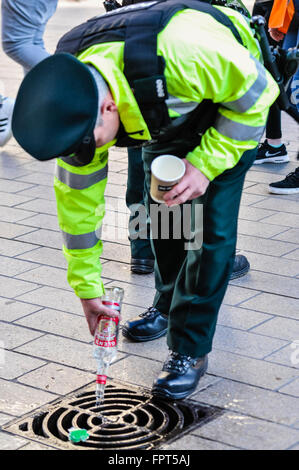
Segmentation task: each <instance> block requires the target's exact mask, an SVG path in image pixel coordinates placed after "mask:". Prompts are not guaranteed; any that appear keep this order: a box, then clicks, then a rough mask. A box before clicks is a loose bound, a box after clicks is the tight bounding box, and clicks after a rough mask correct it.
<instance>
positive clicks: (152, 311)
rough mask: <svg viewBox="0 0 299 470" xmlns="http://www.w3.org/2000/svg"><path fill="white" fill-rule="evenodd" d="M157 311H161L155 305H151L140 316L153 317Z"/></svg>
mask: <svg viewBox="0 0 299 470" xmlns="http://www.w3.org/2000/svg"><path fill="white" fill-rule="evenodd" d="M157 313H160V312H159V310H157V309H156V308H155V307H149V308H148V309H146V310H145V312H142V313H140V315H139V316H140V317H142V318H152V317H153V316H154V315H156V314H157Z"/></svg>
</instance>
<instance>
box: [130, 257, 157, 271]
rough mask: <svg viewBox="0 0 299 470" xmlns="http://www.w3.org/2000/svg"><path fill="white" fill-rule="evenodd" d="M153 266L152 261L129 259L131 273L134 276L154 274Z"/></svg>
mask: <svg viewBox="0 0 299 470" xmlns="http://www.w3.org/2000/svg"><path fill="white" fill-rule="evenodd" d="M154 264H155V261H154V260H153V259H136V258H131V271H132V273H134V274H150V273H153V272H154Z"/></svg>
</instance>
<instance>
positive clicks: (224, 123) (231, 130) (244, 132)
mask: <svg viewBox="0 0 299 470" xmlns="http://www.w3.org/2000/svg"><path fill="white" fill-rule="evenodd" d="M213 127H215V129H216V130H217V131H218V132H219V133H220V134H222V135H224V136H225V137H229V138H230V139H234V140H239V141H244V140H255V141H257V142H259V140H260V138H261V137H262V135H263V132H264V129H265V126H258V127H253V126H248V125H246V124H241V123H240V122H236V121H232V120H231V119H228V118H227V117H225V116H222V114H218V116H217V118H216V122H215V125H214V126H213Z"/></svg>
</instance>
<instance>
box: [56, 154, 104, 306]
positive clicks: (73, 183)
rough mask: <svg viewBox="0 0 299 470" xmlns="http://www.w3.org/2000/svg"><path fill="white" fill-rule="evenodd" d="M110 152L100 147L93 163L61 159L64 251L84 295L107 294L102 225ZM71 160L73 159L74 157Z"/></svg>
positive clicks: (59, 182) (59, 189)
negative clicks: (73, 163)
mask: <svg viewBox="0 0 299 470" xmlns="http://www.w3.org/2000/svg"><path fill="white" fill-rule="evenodd" d="M107 159H108V153H107V152H105V153H104V154H103V153H100V152H99V151H98V150H97V151H96V153H95V156H94V158H93V160H92V162H91V163H90V164H88V165H85V166H81V167H80V166H74V165H70V164H69V163H67V162H66V160H69V158H68V159H63V158H59V159H58V160H57V166H56V174H55V178H54V189H55V195H56V202H57V215H58V222H59V226H60V229H61V232H62V237H63V253H64V255H65V257H66V260H67V263H68V273H67V279H68V282H69V284H70V286H71V287H72V288H73V289H74V291H75V293H76V295H77V296H78V297H80V298H83V299H84V298H85V299H87V298H95V297H100V296H101V295H102V294H103V284H102V281H101V263H100V255H101V253H102V242H101V240H100V236H101V225H102V220H103V217H104V214H105V200H104V192H105V187H106V183H107V173H108V166H107ZM70 161H71V160H70Z"/></svg>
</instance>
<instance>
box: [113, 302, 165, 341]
mask: <svg viewBox="0 0 299 470" xmlns="http://www.w3.org/2000/svg"><path fill="white" fill-rule="evenodd" d="M167 325H168V318H167V316H166V315H163V313H161V312H159V310H157V309H156V308H155V307H149V308H148V309H147V310H146V311H145V312H143V313H141V314H140V315H138V317H135V318H133V319H132V320H130V321H127V322H126V323H125V324H124V326H123V328H122V334H123V335H124V336H125V337H126V338H129V339H131V340H133V341H138V342H142V341H151V340H152V339H157V338H160V337H161V336H164V335H165V334H166V332H167Z"/></svg>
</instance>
